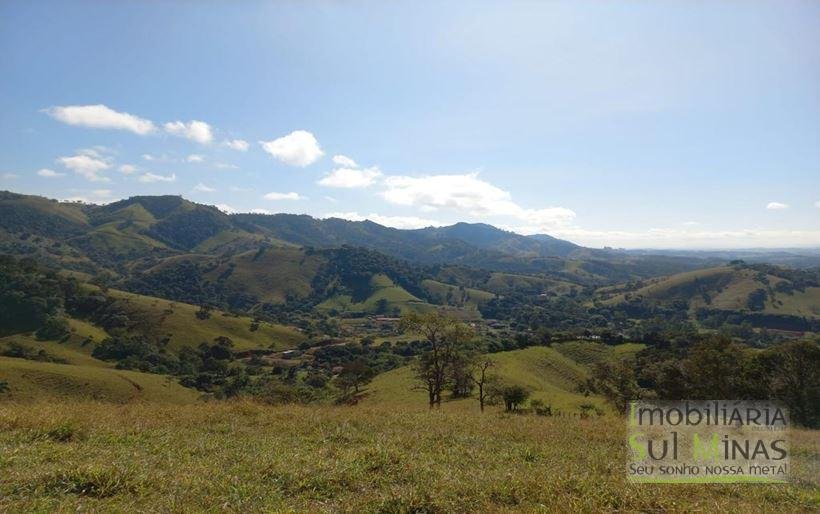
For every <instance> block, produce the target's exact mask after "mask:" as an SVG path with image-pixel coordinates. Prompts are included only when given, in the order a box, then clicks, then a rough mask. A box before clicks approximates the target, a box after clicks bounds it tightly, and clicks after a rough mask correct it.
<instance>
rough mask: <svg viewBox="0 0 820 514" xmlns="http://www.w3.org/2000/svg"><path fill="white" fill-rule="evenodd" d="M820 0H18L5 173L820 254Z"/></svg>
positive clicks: (242, 205)
mask: <svg viewBox="0 0 820 514" xmlns="http://www.w3.org/2000/svg"><path fill="white" fill-rule="evenodd" d="M818 26H820V3H817V2H811V1H805V2H800V1H773V2H761V3H757V2H730V1H726V2H698V1H685V2H672V1H667V2H635V1H630V2H614V1H611V2H469V3H467V2H431V3H425V2H412V3H411V2H406V3H397V2H357V1H342V2H318V1H317V2H309V1H306V2H296V1H292V2H289V1H281V2H227V1H225V2H216V1H208V2H182V1H179V2H136V1H130V2H102V1H95V2H65V1H64V2H12V1H6V2H3V3H2V4H0V48H2V52H0V77H2V78H0V109H2V113H3V115H2V116H0V148H2V152H0V189H8V190H12V191H17V192H23V193H33V194H42V195H46V196H49V197H54V198H60V199H84V200H86V201H92V202H109V201H112V200H115V199H120V198H125V197H128V196H131V195H137V194H181V195H183V196H185V197H187V198H189V199H191V200H194V201H197V202H202V203H208V204H214V205H219V206H221V208H223V209H225V210H236V211H251V210H255V211H259V212H296V213H308V214H312V215H315V216H322V217H324V216H329V215H336V216H339V217H346V218H349V219H364V218H370V219H373V220H374V221H377V222H380V223H383V224H387V225H391V226H397V227H401V228H407V227H417V226H425V225H430V224H449V223H453V222H456V221H472V222H486V223H492V224H494V225H497V226H500V227H503V228H507V229H510V230H515V231H518V232H521V233H535V232H542V233H549V234H552V235H555V236H558V237H563V238H566V239H570V240H572V241H575V242H578V243H582V244H586V245H590V246H596V247H600V246H604V245H610V246H617V247H656V248H660V247H663V248H672V247H688V248H728V247H735V248H738V247H791V246H820V30H817V27H818Z"/></svg>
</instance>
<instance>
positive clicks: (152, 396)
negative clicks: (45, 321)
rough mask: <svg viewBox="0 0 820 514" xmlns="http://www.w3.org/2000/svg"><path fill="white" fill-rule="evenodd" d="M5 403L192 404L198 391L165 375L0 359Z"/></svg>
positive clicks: (197, 395) (0, 377)
mask: <svg viewBox="0 0 820 514" xmlns="http://www.w3.org/2000/svg"><path fill="white" fill-rule="evenodd" d="M0 380H3V381H5V382H8V384H9V386H8V387H9V390H8V391H7V392H6V393H5V394H4V398H3V400H4V401H15V402H23V401H25V402H30V401H43V400H49V399H50V400H60V401H65V400H96V401H105V402H112V403H128V402H142V401H146V402H158V403H192V402H195V401H196V400H197V398H198V397H199V396H200V395H199V393H198V392H197V391H194V390H192V389H188V388H185V387H182V386H181V385H179V384H178V383H177V382H176V381H175V380H174V379H172V378H169V377H166V376H163V375H152V374H149V373H139V372H137V371H128V370H115V369H113V368H104V367H99V366H77V365H70V364H55V363H50V362H37V361H30V360H24V359H15V358H9V357H0Z"/></svg>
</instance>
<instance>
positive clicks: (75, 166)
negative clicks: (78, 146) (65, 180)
mask: <svg viewBox="0 0 820 514" xmlns="http://www.w3.org/2000/svg"><path fill="white" fill-rule="evenodd" d="M57 162H59V163H60V164H62V165H63V166H65V167H66V168H67V169H70V170H71V171H73V172H74V173H76V174H77V175H80V176H81V177H84V178H85V179H86V180H89V181H91V182H110V179H109V178H108V177H106V176H104V175H101V174H100V173H101V172H103V171H105V170H107V169H109V168H110V167H111V164H110V163H109V162H108V160H107V159H104V158H103V157H101V156H100V154H99V153H98V152H97V151H95V150H80V151H78V152H77V154H76V155H71V156H66V157H58V158H57Z"/></svg>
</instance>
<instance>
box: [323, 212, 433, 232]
mask: <svg viewBox="0 0 820 514" xmlns="http://www.w3.org/2000/svg"><path fill="white" fill-rule="evenodd" d="M324 218H341V219H344V220H350V221H365V220H370V221H372V222H374V223H378V224H379V225H384V226H385V227H393V228H400V229H414V228H424V227H441V226H444V225H445V224H444V223H441V222H440V221H436V220H431V219H425V218H418V217H416V216H382V215H380V214H375V213H371V214H368V215H362V214H359V213H358V212H331V213H329V214H326V215H325V216H324Z"/></svg>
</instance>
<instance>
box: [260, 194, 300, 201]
mask: <svg viewBox="0 0 820 514" xmlns="http://www.w3.org/2000/svg"><path fill="white" fill-rule="evenodd" d="M264 198H265V199H266V200H304V199H305V197H304V196H300V195H299V194H298V193H294V192H290V193H277V192H271V193H268V194H266V195H265V196H264Z"/></svg>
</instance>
